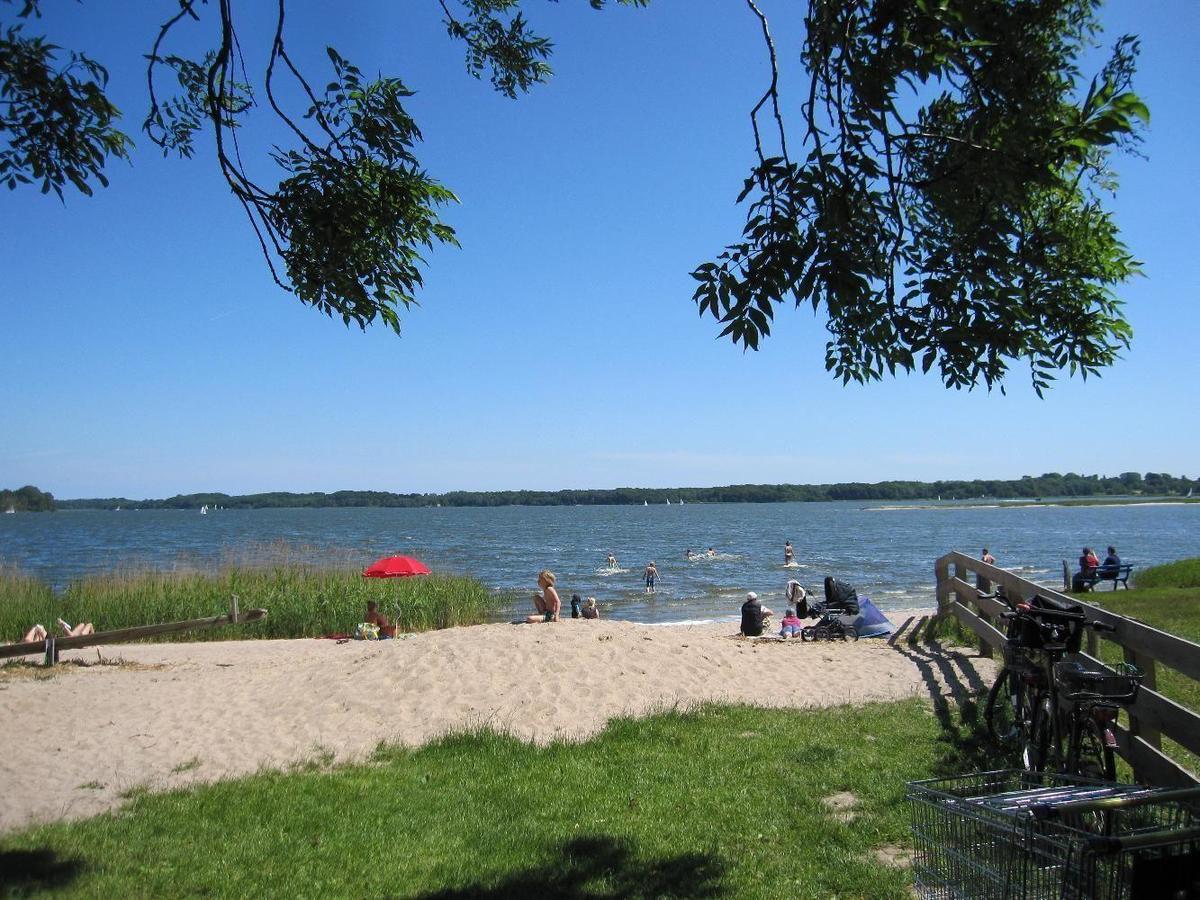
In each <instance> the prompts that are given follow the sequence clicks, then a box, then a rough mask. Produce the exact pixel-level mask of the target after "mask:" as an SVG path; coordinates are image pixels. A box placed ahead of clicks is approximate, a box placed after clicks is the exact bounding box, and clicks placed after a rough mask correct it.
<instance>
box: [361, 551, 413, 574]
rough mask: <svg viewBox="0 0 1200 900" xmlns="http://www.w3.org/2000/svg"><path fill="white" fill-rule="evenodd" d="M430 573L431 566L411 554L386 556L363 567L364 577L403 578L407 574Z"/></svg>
mask: <svg viewBox="0 0 1200 900" xmlns="http://www.w3.org/2000/svg"><path fill="white" fill-rule="evenodd" d="M428 574H429V566H427V565H425V563H423V562H421V561H420V560H419V559H413V558H412V557H411V556H385V557H384V558H383V559H377V560H375V562H373V563H371V564H370V565H369V566H367V567H366V568H365V569H363V578H403V577H404V576H406V575H428Z"/></svg>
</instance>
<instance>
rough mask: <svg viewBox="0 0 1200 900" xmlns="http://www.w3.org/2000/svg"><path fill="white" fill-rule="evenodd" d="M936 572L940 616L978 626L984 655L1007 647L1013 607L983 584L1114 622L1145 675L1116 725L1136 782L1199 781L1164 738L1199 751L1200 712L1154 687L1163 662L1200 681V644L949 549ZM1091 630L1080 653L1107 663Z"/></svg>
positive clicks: (1110, 637) (1117, 638)
mask: <svg viewBox="0 0 1200 900" xmlns="http://www.w3.org/2000/svg"><path fill="white" fill-rule="evenodd" d="M934 571H935V573H936V575H937V603H938V615H939V617H940V616H945V615H953V616H954V617H955V618H957V619H958V620H959V621H960V622H962V623H963V624H964V625H965V626H966V627H967V628H969V629H970V630H971V631H972V632H974V633H975V635H976V636H977V637H978V638H979V651H980V653H981V654H982V655H984V656H989V657H990V656H993V655H995V654H1002V653H1003V650H1002V648H1003V646H1004V634H1003V632H1002V629H1003V627H1004V623H1003V622H1001V621H1000V620H999V616H1000V614H1001V613H1003V612H1006V611H1007V610H1008V606H1007V605H1006V604H1004V603H1002V602H1000V601H998V600H994V599H989V598H988V597H984V596H981V589H982V591H983V592H984V593H987V592H990V591H991V590H992V589H994V588H995V587H1003V588H1004V590H1005V592H1006V593H1007V595H1008V598H1009V600H1010V601H1011V602H1013V603H1016V602H1018V601H1020V600H1028V599H1030V598H1031V597H1032V596H1033V595H1034V594H1041V595H1042V596H1043V597H1051V598H1054V599H1056V600H1062V601H1065V602H1068V603H1078V604H1079V605H1080V606H1082V607H1083V614H1084V616H1085V617H1086V618H1087V620H1088V621H1090V622H1103V623H1104V624H1106V625H1111V626H1112V627H1113V628H1114V629H1115V630H1114V631H1112V632H1105V633H1104V634H1103V639H1104V640H1107V641H1112V642H1113V643H1115V644H1117V645H1118V646H1119V647H1121V650H1122V652H1123V655H1124V657H1125V661H1126V662H1129V663H1132V664H1133V665H1135V666H1137V667H1138V668H1139V669H1141V670H1142V671H1143V672H1145V673H1146V677H1145V679H1144V680H1143V681H1142V688H1141V690H1140V691H1139V692H1138V696H1137V700H1136V702H1134V703H1133V704H1132V705H1131V706H1129V707H1128V708H1127V712H1128V715H1129V727H1128V728H1125V727H1124V726H1122V725H1115V726H1114V732H1115V734H1116V738H1117V752H1118V753H1120V755H1121V757H1122V758H1123V759H1125V760H1126V761H1127V762H1128V763H1129V764H1130V765H1131V766H1132V767H1133V772H1134V777H1135V778H1137V780H1138V781H1142V782H1146V783H1149V784H1161V785H1166V786H1186V787H1191V786H1193V785H1195V784H1197V783H1200V779H1198V778H1197V776H1196V775H1195V774H1194V773H1192V772H1189V771H1188V770H1187V769H1185V768H1183V767H1182V766H1180V765H1179V764H1178V763H1176V762H1175V761H1174V760H1173V759H1171V758H1170V757H1168V756H1167V755H1166V754H1164V753H1163V752H1162V740H1161V739H1162V736H1163V735H1165V736H1167V737H1168V738H1170V739H1171V740H1173V741H1175V742H1176V743H1178V744H1180V745H1182V746H1183V747H1186V748H1187V749H1188V750H1190V751H1191V752H1192V753H1195V754H1198V755H1200V714H1197V713H1196V712H1195V711H1194V710H1191V709H1188V708H1187V707H1185V706H1181V705H1179V704H1178V703H1176V702H1175V701H1173V700H1169V699H1167V698H1166V697H1164V696H1163V695H1162V694H1160V693H1159V692H1158V691H1157V690H1156V688H1157V683H1156V669H1157V666H1158V664H1159V663H1161V664H1162V665H1164V666H1167V667H1169V668H1171V669H1174V670H1175V671H1177V672H1179V673H1181V674H1183V675H1185V676H1187V677H1188V678H1193V679H1196V680H1200V644H1195V643H1193V642H1192V641H1188V640H1184V639H1183V638H1180V637H1176V636H1175V635H1173V634H1167V632H1165V631H1159V630H1158V629H1157V628H1152V627H1151V626H1149V625H1147V624H1145V623H1144V622H1139V621H1137V620H1135V619H1130V618H1128V617H1126V616H1119V615H1117V614H1115V613H1111V612H1108V611H1107V610H1104V609H1100V608H1099V607H1098V606H1093V605H1092V604H1090V603H1084V602H1082V601H1080V600H1079V599H1078V598H1076V597H1068V596H1066V595H1065V594H1062V593H1060V592H1058V591H1055V590H1052V589H1050V588H1047V587H1045V586H1043V585H1039V584H1035V583H1034V582H1032V581H1029V580H1028V579H1025V578H1021V577H1020V576H1019V575H1014V574H1013V573H1012V572H1009V571H1007V570H1005V569H1001V568H997V567H996V566H991V565H988V564H987V563H985V562H982V561H980V560H978V559H974V558H973V557H970V556H967V555H966V554H965V553H958V552H957V551H952V552H950V553H947V554H946V555H945V556H943V557H941V558H940V559H938V561H937V563H936V564H935V567H934ZM997 626H999V627H997ZM1087 635H1088V637H1087V652H1086V653H1081V654H1080V657H1081V660H1082V661H1084V662H1085V663H1087V664H1091V665H1095V666H1102V665H1103V663H1101V662H1100V660H1099V655H1100V654H1099V652H1098V641H1097V638H1096V633H1095V632H1094V631H1092V630H1091V629H1088V631H1087Z"/></svg>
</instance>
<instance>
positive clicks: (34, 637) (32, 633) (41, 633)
mask: <svg viewBox="0 0 1200 900" xmlns="http://www.w3.org/2000/svg"><path fill="white" fill-rule="evenodd" d="M46 636H47V632H46V628H45V626H43V625H34V626H33V627H32V628H30V629H29V630H28V631H27V632H25V637H23V638H21V640H19V641H18V642H17V643H19V644H32V643H34V642H35V641H44V640H45V639H46Z"/></svg>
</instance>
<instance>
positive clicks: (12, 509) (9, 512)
mask: <svg viewBox="0 0 1200 900" xmlns="http://www.w3.org/2000/svg"><path fill="white" fill-rule="evenodd" d="M4 514H5V515H6V516H15V515H16V514H17V510H16V507H13V506H10V507H9V508H8V509H6V510H5V511H4Z"/></svg>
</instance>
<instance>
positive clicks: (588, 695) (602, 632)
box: [0, 613, 994, 829]
mask: <svg viewBox="0 0 1200 900" xmlns="http://www.w3.org/2000/svg"><path fill="white" fill-rule="evenodd" d="M890 615H891V616H892V618H893V621H895V622H897V623H898V624H899V623H900V622H902V621H904V620H905V619H906V618H907V616H900V617H897V616H896V614H895V613H891V614H890ZM732 630H733V626H730V625H691V626H679V627H663V626H648V625H635V624H632V623H628V622H617V621H598V622H588V621H583V620H576V621H571V620H567V621H564V622H560V623H557V624H551V625H523V626H515V625H481V626H475V627H472V628H454V629H448V630H446V631H438V632H430V633H427V634H421V635H416V636H413V637H411V638H409V639H407V640H397V641H383V642H379V643H374V642H360V641H352V642H350V643H346V644H340V645H339V644H337V643H335V642H333V641H324V640H292V641H231V642H227V643H204V644H154V645H151V644H145V645H126V646H120V647H109V648H102V649H101V653H102V654H103V656H104V657H105V658H106V659H109V660H122V661H124V663H125V664H124V665H121V666H113V665H106V666H100V665H96V666H92V667H89V668H78V667H73V666H66V667H62V668H61V669H60V670H59V673H58V674H55V675H54V676H53V677H51V678H49V679H45V680H42V679H39V678H35V677H31V674H30V672H29V671H28V670H26V671H14V670H9V671H7V672H4V673H0V794H2V795H3V797H4V803H3V805H2V806H0V829H10V828H13V827H17V826H20V825H23V824H27V823H30V822H36V821H46V820H52V819H58V818H64V817H66V818H78V817H82V816H88V815H92V814H95V813H98V812H101V811H103V810H105V809H111V808H113V807H114V806H117V805H119V804H120V802H121V794H122V793H124V792H126V791H128V790H130V789H131V788H136V787H140V786H146V787H150V788H152V789H160V788H165V787H172V786H177V785H184V784H189V783H192V782H195V781H208V780H213V779H217V778H221V777H226V776H231V775H241V774H245V773H249V772H254V771H255V770H257V769H259V768H260V767H262V766H286V765H288V764H290V763H295V762H299V761H303V760H305V759H308V758H312V757H313V756H314V755H316V754H325V753H332V754H333V755H334V756H335V757H336V758H337V759H340V760H344V759H354V758H356V757H360V756H362V755H364V754H366V753H368V752H370V751H371V750H372V749H373V748H374V747H375V745H376V744H377V743H378V742H379V741H391V742H397V743H402V744H408V745H415V744H420V743H422V742H425V741H427V740H429V739H430V738H432V737H435V736H437V735H439V734H442V733H444V732H445V731H447V730H452V729H456V728H461V727H463V726H472V725H479V724H487V725H490V726H492V727H495V728H498V729H505V730H507V731H510V732H512V733H513V734H515V735H518V736H520V737H522V738H524V739H528V740H532V741H537V742H545V741H550V740H554V739H569V740H578V739H582V738H586V737H587V736H589V735H591V734H593V733H595V732H596V731H598V730H600V729H601V728H603V727H604V724H605V723H606V722H607V721H608V720H609V719H611V718H612V717H614V716H618V715H623V714H644V713H647V712H652V711H654V710H656V709H661V708H663V707H667V706H671V705H673V704H690V703H692V702H695V701H704V700H724V701H733V702H743V703H754V704H759V705H766V706H790V707H805V706H820V705H831V704H836V703H842V702H863V701H867V700H881V699H893V698H901V697H907V696H913V695H922V696H928V695H929V694H930V693H931V692H943V691H946V690H961V689H963V688H964V687H976V688H978V687H980V686H983V685H984V684H986V683H988V682H990V680H991V677H992V674H993V671H994V670H993V664H992V663H991V661H988V660H980V659H976V658H974V657H973V656H971V655H969V653H968V655H966V656H964V655H960V654H957V653H954V652H951V651H942V650H938V651H935V650H930V649H929V648H927V647H926V646H925V645H918V646H917V647H909V646H907V645H905V644H904V643H903V642H898V643H897V645H896V646H895V647H893V646H890V645H889V644H888V643H887V642H886V641H883V640H878V639H874V640H865V639H864V640H862V641H859V642H858V643H857V644H840V643H839V644H802V643H801V642H800V641H788V642H768V641H748V640H746V639H743V638H738V637H734V636H732V634H731V632H732ZM72 657H75V658H79V659H84V660H91V661H95V659H96V651H95V650H90V651H86V652H85V651H75V652H72V653H70V654H64V659H70V658H72Z"/></svg>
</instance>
